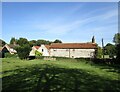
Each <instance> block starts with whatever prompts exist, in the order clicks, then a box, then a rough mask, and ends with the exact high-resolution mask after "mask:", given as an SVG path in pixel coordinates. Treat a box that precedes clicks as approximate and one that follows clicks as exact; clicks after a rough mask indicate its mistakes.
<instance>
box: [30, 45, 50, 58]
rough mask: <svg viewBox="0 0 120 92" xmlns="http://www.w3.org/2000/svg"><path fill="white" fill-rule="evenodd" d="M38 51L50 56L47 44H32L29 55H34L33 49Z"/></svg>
mask: <svg viewBox="0 0 120 92" xmlns="http://www.w3.org/2000/svg"><path fill="white" fill-rule="evenodd" d="M36 50H37V51H39V52H41V53H42V55H43V56H50V52H49V45H41V46H33V47H32V50H31V51H30V54H29V56H35V51H36Z"/></svg>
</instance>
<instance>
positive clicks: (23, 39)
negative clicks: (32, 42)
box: [17, 38, 29, 46]
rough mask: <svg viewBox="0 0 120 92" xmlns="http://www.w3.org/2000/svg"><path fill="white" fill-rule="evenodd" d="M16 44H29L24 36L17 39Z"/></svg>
mask: <svg viewBox="0 0 120 92" xmlns="http://www.w3.org/2000/svg"><path fill="white" fill-rule="evenodd" d="M17 44H19V45H20V46H23V45H25V44H29V42H28V40H27V39H26V38H19V39H18V41H17Z"/></svg>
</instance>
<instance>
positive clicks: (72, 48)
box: [29, 43, 97, 58]
mask: <svg viewBox="0 0 120 92" xmlns="http://www.w3.org/2000/svg"><path fill="white" fill-rule="evenodd" d="M96 49H97V44H95V43H52V44H51V45H41V46H33V47H32V50H31V52H30V55H29V56H35V51H36V50H37V51H39V52H41V53H42V55H43V56H56V57H69V58H94V57H95V52H96Z"/></svg>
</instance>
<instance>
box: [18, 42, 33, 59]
mask: <svg viewBox="0 0 120 92" xmlns="http://www.w3.org/2000/svg"><path fill="white" fill-rule="evenodd" d="M16 50H17V53H18V56H19V58H20V59H27V58H28V56H29V53H30V50H31V47H30V45H28V44H25V45H22V46H19V47H17V48H16Z"/></svg>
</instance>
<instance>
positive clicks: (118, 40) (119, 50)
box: [113, 33, 120, 64]
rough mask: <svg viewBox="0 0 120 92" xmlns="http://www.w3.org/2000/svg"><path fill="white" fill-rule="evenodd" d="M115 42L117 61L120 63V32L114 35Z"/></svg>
mask: <svg viewBox="0 0 120 92" xmlns="http://www.w3.org/2000/svg"><path fill="white" fill-rule="evenodd" d="M113 42H114V43H115V44H116V51H117V61H118V63H119V64H120V33H117V34H115V35H114V38H113Z"/></svg>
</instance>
